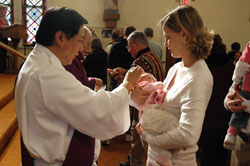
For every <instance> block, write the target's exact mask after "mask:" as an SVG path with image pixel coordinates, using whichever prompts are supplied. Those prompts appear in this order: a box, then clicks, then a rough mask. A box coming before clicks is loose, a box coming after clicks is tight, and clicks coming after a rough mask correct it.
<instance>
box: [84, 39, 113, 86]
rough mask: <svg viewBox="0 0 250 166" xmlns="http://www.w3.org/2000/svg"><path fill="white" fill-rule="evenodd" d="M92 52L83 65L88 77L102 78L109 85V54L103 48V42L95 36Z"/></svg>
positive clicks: (92, 42)
mask: <svg viewBox="0 0 250 166" xmlns="http://www.w3.org/2000/svg"><path fill="white" fill-rule="evenodd" d="M91 49H92V52H91V53H90V54H88V55H87V57H86V59H85V61H84V62H83V65H84V66H85V69H86V72H87V76H88V77H96V78H100V79H101V80H102V82H103V83H104V84H105V85H107V68H108V55H107V53H106V52H105V51H104V50H103V48H102V42H101V40H100V39H99V38H97V37H95V38H93V39H92V41H91Z"/></svg>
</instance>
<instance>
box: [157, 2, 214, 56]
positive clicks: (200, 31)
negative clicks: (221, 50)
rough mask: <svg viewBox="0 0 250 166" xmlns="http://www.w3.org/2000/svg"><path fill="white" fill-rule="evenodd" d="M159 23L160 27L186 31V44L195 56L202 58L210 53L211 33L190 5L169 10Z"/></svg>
mask: <svg viewBox="0 0 250 166" xmlns="http://www.w3.org/2000/svg"><path fill="white" fill-rule="evenodd" d="M160 23H161V26H162V27H168V28H170V29H171V30H173V31H175V32H181V31H184V32H185V33H187V35H188V39H187V41H186V42H187V45H188V47H189V48H190V50H191V53H192V54H193V55H194V56H195V57H196V58H198V59H203V58H206V57H207V56H208V55H209V54H210V50H211V47H212V44H213V33H212V32H208V31H207V29H206V28H205V27H204V24H203V21H202V18H201V17H200V15H199V13H198V12H197V10H196V9H195V8H193V7H192V6H189V5H183V6H178V7H177V8H175V9H173V10H172V11H170V12H169V13H168V14H167V15H166V16H165V17H164V18H163V19H162V20H161V22H160Z"/></svg>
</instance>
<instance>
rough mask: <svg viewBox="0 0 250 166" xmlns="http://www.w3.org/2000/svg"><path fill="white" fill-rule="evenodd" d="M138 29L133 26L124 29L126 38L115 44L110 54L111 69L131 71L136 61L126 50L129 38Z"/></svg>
mask: <svg viewBox="0 0 250 166" xmlns="http://www.w3.org/2000/svg"><path fill="white" fill-rule="evenodd" d="M135 30H136V29H135V27H133V26H127V27H126V28H125V29H124V32H125V37H124V38H123V39H121V40H120V41H119V42H117V43H115V44H114V45H113V46H112V47H111V50H110V54H109V68H111V69H114V68H116V67H121V68H124V69H129V68H130V66H131V64H132V62H133V61H134V59H133V58H132V57H131V54H130V53H129V52H128V49H127V48H126V47H127V45H128V43H127V37H128V36H129V35H130V34H131V33H132V32H134V31H135Z"/></svg>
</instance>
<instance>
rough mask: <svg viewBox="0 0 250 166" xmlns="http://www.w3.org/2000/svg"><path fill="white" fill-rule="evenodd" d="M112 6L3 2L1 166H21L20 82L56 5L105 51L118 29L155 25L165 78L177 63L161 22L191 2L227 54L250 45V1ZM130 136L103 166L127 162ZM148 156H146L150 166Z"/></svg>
mask: <svg viewBox="0 0 250 166" xmlns="http://www.w3.org/2000/svg"><path fill="white" fill-rule="evenodd" d="M108 2H109V1H107V0H80V1H79V0H0V4H2V5H5V6H7V14H6V18H7V21H8V24H7V27H1V26H0V34H1V35H0V37H1V39H2V38H7V39H8V41H7V43H4V42H0V47H1V48H2V49H5V50H6V51H7V55H6V59H5V61H6V64H5V65H6V69H5V71H4V72H2V73H0V166H20V165H21V147H20V130H19V129H18V123H17V118H16V113H15V106H14V84H15V80H16V76H17V73H18V69H19V68H20V66H21V64H22V63H23V61H24V60H25V59H26V58H27V56H28V54H29V52H30V51H31V50H32V49H33V47H34V45H35V43H36V42H35V39H34V36H35V34H36V31H37V29H38V27H39V23H40V21H41V18H42V16H43V14H44V13H45V12H46V10H47V9H49V8H50V7H54V6H59V7H69V8H72V9H74V10H76V11H77V12H79V13H80V14H81V15H82V16H84V18H86V19H87V20H88V24H87V25H86V26H87V27H88V28H89V29H91V31H92V32H94V33H95V34H96V36H97V37H98V38H100V39H101V42H102V46H103V48H105V47H106V46H107V45H108V44H109V43H110V42H111V31H112V30H113V29H119V30H123V28H125V27H126V26H129V25H133V26H134V27H136V29H137V30H142V31H143V29H144V28H145V27H151V28H152V29H153V30H154V37H153V40H154V41H156V42H157V43H159V44H160V45H161V46H162V47H163V48H164V49H163V57H162V59H161V63H162V65H163V67H164V70H165V75H166V73H167V71H168V69H169V68H170V67H171V66H172V65H173V63H175V62H173V58H172V57H171V56H170V54H169V52H168V50H167V49H166V48H165V46H164V36H163V33H162V28H161V26H160V25H159V22H160V20H161V19H162V18H163V16H164V15H165V14H166V13H167V12H168V11H169V10H171V9H172V8H175V7H177V6H179V5H186V4H187V5H191V6H193V7H194V8H196V9H197V10H198V11H199V13H200V15H201V17H202V18H203V20H204V24H205V26H206V28H207V29H208V31H213V33H215V34H219V35H220V36H221V38H222V39H223V43H224V44H225V45H226V49H227V52H228V51H230V49H231V44H232V43H233V42H238V43H240V45H241V48H240V51H243V49H244V47H245V45H246V43H247V42H248V41H249V36H250V0H240V1H235V0H209V1H201V0H187V1H186V0H157V1H152V0H116V1H115V2H116V4H115V5H114V4H113V6H112V5H111V6H110V4H107V3H108ZM185 3H186V4H185ZM0 8H1V7H0ZM0 52H1V51H0ZM1 53H2V52H1ZM0 56H1V55H0ZM125 137H126V135H125V134H123V135H120V136H117V137H115V138H113V139H111V140H109V143H108V144H105V143H103V145H102V147H101V152H100V156H99V159H98V160H97V164H98V166H116V165H119V162H120V161H126V160H127V156H128V153H129V149H130V143H129V141H125ZM229 155H230V154H229ZM146 156H147V154H146V153H145V154H144V155H143V164H144V165H145V162H146ZM228 158H229V157H228ZM228 160H230V159H228ZM228 162H229V161H228ZM227 164H228V163H227Z"/></svg>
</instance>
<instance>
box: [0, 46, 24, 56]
mask: <svg viewBox="0 0 250 166" xmlns="http://www.w3.org/2000/svg"><path fill="white" fill-rule="evenodd" d="M0 47H2V48H4V49H5V50H7V51H9V52H11V53H12V54H14V55H16V56H19V57H20V58H22V59H24V60H25V59H26V56H25V55H23V54H22V53H20V52H19V51H17V50H15V49H14V48H12V47H10V46H8V45H6V44H4V43H3V42H0Z"/></svg>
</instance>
